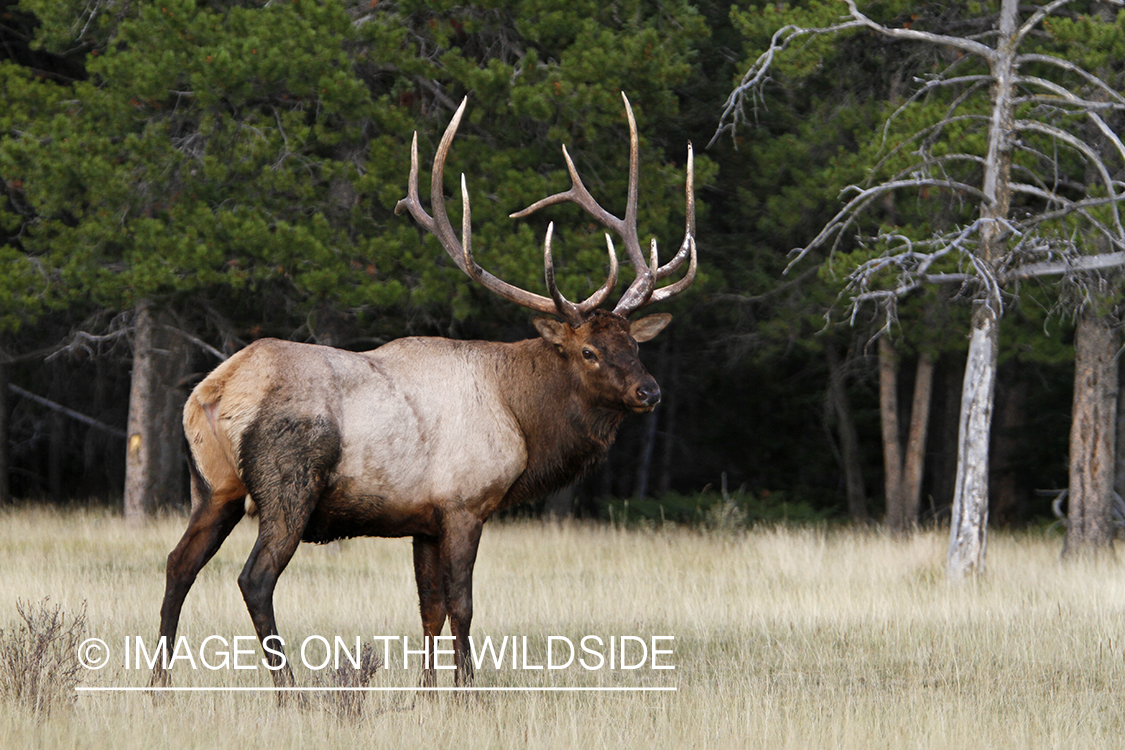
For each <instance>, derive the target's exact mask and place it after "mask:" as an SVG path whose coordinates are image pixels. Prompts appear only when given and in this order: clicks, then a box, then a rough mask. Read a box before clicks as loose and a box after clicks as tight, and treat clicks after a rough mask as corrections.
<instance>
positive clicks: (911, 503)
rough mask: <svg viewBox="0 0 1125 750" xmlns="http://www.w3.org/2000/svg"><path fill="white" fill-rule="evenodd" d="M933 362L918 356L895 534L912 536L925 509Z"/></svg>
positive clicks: (922, 355) (925, 356)
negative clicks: (898, 519)
mask: <svg viewBox="0 0 1125 750" xmlns="http://www.w3.org/2000/svg"><path fill="white" fill-rule="evenodd" d="M933 389H934V360H933V359H932V358H931V357H930V355H929V354H927V353H926V352H922V353H920V354H919V355H918V367H917V370H916V371H915V375H914V403H913V404H912V405H911V407H910V436H909V438H908V439H907V443H906V460H905V462H904V463H903V470H902V519H901V521H902V525H901V527H899V528H897V529H894V528H892V529H891V530H892V531H895V532H898V533H903V534H906V533H909V532H910V531H911V530H912V529H913V528H914V525H915V524H917V523H918V512H919V511H920V510H921V507H922V472H923V469H924V468H925V465H926V433H927V432H928V430H929V425H930V405H931V403H932V402H933Z"/></svg>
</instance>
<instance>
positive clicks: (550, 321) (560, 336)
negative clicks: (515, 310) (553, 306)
mask: <svg viewBox="0 0 1125 750" xmlns="http://www.w3.org/2000/svg"><path fill="white" fill-rule="evenodd" d="M531 323H532V325H534V326H535V330H537V331H539V335H540V336H542V337H543V339H544V340H545V341H547V342H548V343H550V344H554V345H555V346H562V345H563V344H564V343H565V342H566V323H560V322H559V321H557V320H555V319H554V318H536V319H535V320H533V321H531Z"/></svg>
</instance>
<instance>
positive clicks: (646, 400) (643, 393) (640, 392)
mask: <svg viewBox="0 0 1125 750" xmlns="http://www.w3.org/2000/svg"><path fill="white" fill-rule="evenodd" d="M637 400H638V401H640V402H641V403H642V404H644V405H645V406H656V405H657V404H659V403H660V386H658V385H657V384H656V383H646V384H645V385H640V386H637Z"/></svg>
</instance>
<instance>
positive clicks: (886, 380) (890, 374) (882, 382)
mask: <svg viewBox="0 0 1125 750" xmlns="http://www.w3.org/2000/svg"><path fill="white" fill-rule="evenodd" d="M879 416H880V418H881V419H880V421H881V425H882V428H883V477H884V481H883V484H884V487H885V488H886V498H887V513H886V518H885V521H884V522H885V523H886V525H887V528H889V529H891V530H893V531H899V530H901V529H902V528H903V527H904V525H905V523H904V516H903V514H904V512H905V508H904V507H903V506H904V502H903V494H902V488H903V485H902V448H901V445H902V443H901V441H900V438H899V429H898V425H899V416H898V357H897V356H896V355H895V349H894V345H893V344H892V343H891V340H890V339H889V338H888V337H887V336H886V335H885V334H884V335H882V336H880V337H879Z"/></svg>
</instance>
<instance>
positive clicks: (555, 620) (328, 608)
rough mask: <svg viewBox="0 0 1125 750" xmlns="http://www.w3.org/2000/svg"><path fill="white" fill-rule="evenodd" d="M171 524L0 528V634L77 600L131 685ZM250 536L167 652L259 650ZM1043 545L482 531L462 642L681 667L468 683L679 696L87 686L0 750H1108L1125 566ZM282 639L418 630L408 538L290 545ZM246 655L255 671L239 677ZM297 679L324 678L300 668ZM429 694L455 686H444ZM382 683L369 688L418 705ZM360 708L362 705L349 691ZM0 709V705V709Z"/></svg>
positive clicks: (8, 520)
mask: <svg viewBox="0 0 1125 750" xmlns="http://www.w3.org/2000/svg"><path fill="white" fill-rule="evenodd" d="M182 527H183V521H182V520H181V519H168V520H165V521H160V522H157V523H153V524H152V525H151V526H149V527H147V528H143V529H133V528H130V527H128V526H126V525H125V523H124V522H123V521H122V519H120V518H119V517H116V516H113V515H111V514H108V513H105V512H101V511H88V512H83V511H68V512H53V511H45V510H27V509H24V510H16V511H8V512H4V513H2V514H0V627H3V628H4V629H5V630H7V631H9V633H10V632H12V627H13V626H15V625H16V624H17V622H18V618H17V614H16V602H17V600H23V601H25V602H27V601H30V602H38V601H40V600H42V599H43V598H44V597H50V601H51V603H52V606H53V605H55V604H58V605H61V607H62V608H63V610H64V611H65V612H68V613H71V612H78V611H81V608H82V604H83V602H85V607H86V618H87V625H86V630H87V635H89V636H96V637H99V638H101V639H103V640H104V641H106V642H107V644H109V645H110V647H111V649H113V651H114V652H115V653H113V659H112V660H111V662H110V664H109V665H108V666H107V667H105V668H104V669H102V670H99V671H96V672H94V671H88V670H83V671H82V677H83V682H82V685H84V686H101V687H111V686H143V685H145V684H146V683H147V678H148V673H147V669H141V670H136V669H130V670H126V669H124V668H123V666H122V663H121V662H122V657H121V654H120V650H121V648H122V645H121V644H122V643H123V639H124V638H125V637H126V636H138V635H139V636H143V637H144V638H145V639H148V641H149V642H151V641H152V640H154V635H155V632H156V629H157V624H158V623H157V619H158V610H159V606H160V598H161V596H162V593H163V561H164V558H165V556H166V555H167V553H168V551H169V550H170V549H171V547H172V546H173V545H174V543H175V541H176V539H177V538H178V537H179V534H180V533H181V531H182ZM254 532H255V528H254V523H253V522H252V521H249V522H247V521H244V522H243V523H242V524H241V525H240V526H239V528H238V529H236V530H235V533H234V534H233V535H232V537H231V539H230V540H229V541H228V542H227V544H226V545H225V546H224V547H223V549H222V550H221V551H220V553H219V554H218V556H217V557H216V559H215V560H213V561H212V562H211V564H210V565H209V566H208V567H207V568H206V569H205V570H204V572H203V573H202V574H201V576H200V579H199V580H198V581H197V583H196V586H195V588H194V589H193V590H192V592H191V594H190V596H189V597H188V600H187V604H186V606H185V609H184V615H183V619H182V624H181V634H183V635H185V636H186V637H187V638H188V640H189V641H190V642H192V643H194V644H197V645H198V644H199V643H200V642H202V641H203V639H204V638H206V637H207V636H209V635H222V636H224V637H226V638H228V639H230V638H233V636H236V635H252V633H253V629H252V627H251V624H250V620H249V616H248V615H247V613H246V610H245V607H244V606H243V603H242V601H241V596H240V594H239V591H238V586H237V583H236V578H237V576H238V572H239V570H240V568H241V566H242V562H243V560H244V559H245V557H246V555H247V553H248V551H249V549H250V547H251V545H252V543H253V538H254ZM1059 546H1060V545H1059V540H1057V539H1049V538H1043V537H1040V536H1011V535H1003V534H994V535H993V536H992V538H991V540H990V547H989V551H988V555H989V557H988V565H989V570H988V574H987V576H986V577H984V578H983V580H979V581H976V582H971V583H969V584H966V585H963V586H960V587H951V586H950V585H949V584H948V583H947V582H946V580H945V577H944V573H943V558H944V547H945V537H944V534H940V533H924V534H920V535H918V536H916V537H915V538H914V539H912V540H910V541H908V542H898V541H894V540H891V539H889V538H887V537H885V536H883V535H881V534H878V533H855V532H848V531H823V530H810V529H786V528H776V529H773V528H770V529H758V530H753V531H750V532H749V533H744V534H705V533H700V532H697V531H689V530H684V529H666V530H660V529H656V530H630V531H625V530H620V529H615V528H611V527H606V526H584V525H567V524H564V525H553V524H546V523H511V524H496V525H490V527H488V528H486V530H485V534H484V539H483V541H482V544H481V552H480V556H479V559H478V563H477V569H476V570H477V573H476V586H475V590H476V597H475V610H476V615H475V619H474V623H473V633H474V636H476V637H477V638H482V637H483V636H485V635H491V636H493V637H494V638H496V637H502V636H503V635H517V636H525V635H526V636H528V638H529V642H530V643H531V644H532V654H533V658H532V659H531V663H534V662H535V657H534V654H536V653H539V654H540V655H541V654H542V647H543V644H544V642H545V640H546V638H547V636H550V635H560V636H566V637H568V638H570V639H572V641H574V642H575V643H577V642H578V640H579V639H580V638H581V637H582V636H584V635H599V636H602V637H603V638H605V637H608V636H610V635H636V636H639V637H643V638H649V637H651V636H653V635H674V636H675V641H674V642H672V643H673V645H672V649H673V654H672V655H670V656H665V657H662V659H665V660H667V661H668V662H669V663H671V664H674V665H675V666H676V669H675V670H663V671H658V670H652V669H649V668H641V669H637V670H632V671H622V670H617V671H614V672H610V671H608V670H606V669H602V670H599V671H587V670H585V669H582V668H574V666H572V667H570V668H567V669H562V670H553V671H550V672H549V673H548V671H547V670H538V671H536V670H523V669H515V670H513V669H510V668H509V669H501V670H496V669H493V668H491V667H487V668H485V669H483V670H481V672H479V673H478V680H477V684H478V685H479V686H485V687H487V686H506V687H513V686H545V685H547V686H556V687H557V686H617V687H646V686H648V687H651V686H674V687H676V688H677V690H676V691H675V692H580V693H576V692H518V693H516V692H502V693H501V692H480V693H474V694H470V695H466V694H454V693H448V692H446V693H438V694H428V695H423V696H417V695H414V694H411V693H365V694H362V711H361V712H359V713H358V714H357V713H354V712H353V713H348V712H346V711H342V710H340V706H341V704H340V703H339V698H340V696H341V694H339V693H337V694H327V695H326V694H310V695H308V697H307V700H305V701H303V702H302V703H301V704H300V705H297V704H291V705H288V706H286V707H285V708H284V709H281V710H279V709H278V707H277V705H276V700H275V697H274V696H273V695H271V694H268V693H249V692H192V693H175V694H170V695H162V696H160V697H159V699H156V700H154V699H153V697H152V696H150V695H148V694H145V693H85V692H84V693H81V694H78V695H77V696H76V697H75V699H74V701H73V703H70V702H66V703H65V704H64V705H62V706H61V707H58V708H56V709H55V710H53V711H51V712H50V713H49V714H45V713H43V712H40V713H38V714H36V713H34V712H33V711H31V710H29V709H27V708H25V707H22V706H20V705H17V704H15V702H14V701H12V700H11V699H10V698H9V699H7V703H8V705H6V706H4V707H3V708H2V709H0V747H4V748H20V747H42V748H92V749H96V748H105V749H106V750H109V749H111V748H112V749H113V750H126V749H127V748H144V749H146V750H155V749H157V748H170V749H171V748H175V750H185V749H186V748H195V747H198V748H238V750H245V749H246V748H251V747H254V748H271V750H274V749H276V750H282V749H284V748H322V747H324V748H349V750H350V749H351V748H356V747H420V746H430V747H452V746H457V747H521V748H522V747H583V748H601V747H606V748H617V747H643V748H650V749H651V748H678V747H738V748H741V747H752V748H873V747H878V748H942V747H957V748H990V747H1011V748H1037V747H1051V748H1082V747H1089V748H1103V747H1115V746H1125V720H1123V718H1122V717H1123V712H1125V611H1123V610H1125V568H1123V567H1122V566H1121V565H1118V564H1116V563H1114V562H1084V563H1077V564H1068V565H1062V564H1060V563H1059V560H1058V549H1059ZM276 608H277V613H278V622H279V627H280V628H281V631H282V635H283V636H285V637H286V642H287V644H290V648H289V654H290V657H291V658H293V657H294V656H295V654H294V651H295V649H294V648H293V647H292V644H293V643H294V642H299V641H300V640H301V639H303V638H304V637H306V636H308V635H312V634H317V635H323V636H326V637H328V638H330V639H331V638H332V637H333V636H335V635H341V636H344V637H345V638H346V639H349V640H350V641H354V638H355V636H356V635H360V636H363V637H364V638H367V637H368V636H372V635H393V636H403V635H405V636H409V637H411V638H413V639H417V637H418V634H419V632H420V625H419V623H418V617H417V613H416V594H415V592H414V590H413V575H412V571H411V555H410V545H409V542H408V541H405V540H377V539H376V540H367V539H361V540H353V541H348V542H345V543H343V544H337V545H330V546H327V547H312V546H304V547H302V548H301V550H299V551H298V553H297V555H296V557H295V558H294V560H293V562H292V564H291V565H290V566H289V569H288V570H287V571H286V573H285V575H283V576H282V578H281V582H280V584H279V586H278V592H277V597H276ZM256 658H257V656H254V657H252V659H256ZM296 674H297V680H298V682H299V683H300V684H303V685H311V684H315V683H316V681H317V680H320V679H323V675H322V674H320V673H315V674H314V673H311V672H310V671H309V670H307V669H305V668H304V667H301V666H298V667H297V669H296ZM441 677H442V678H443V679H444V682H443V683H442V684H444V685H450V684H452V680H451V678H450V677H449V674H448V673H446V674H443V675H441ZM174 679H175V684H176V685H181V686H266V685H268V684H270V683H269V677H268V674H266V673H265V671H264V670H257V671H252V670H242V671H238V672H235V671H234V670H231V669H226V670H217V671H209V670H206V669H199V670H191V669H187V670H182V671H174ZM417 679H418V673H417V671H416V670H409V671H403V670H402V669H401V668H399V669H387V670H381V671H379V672H378V673H377V674H376V676H375V678H374V679H373V680H372V682H371V685H372V686H374V687H388V686H407V687H409V686H412V685H414V684H416V683H417ZM353 695H354V694H353ZM0 700H4V699H3V698H0Z"/></svg>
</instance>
